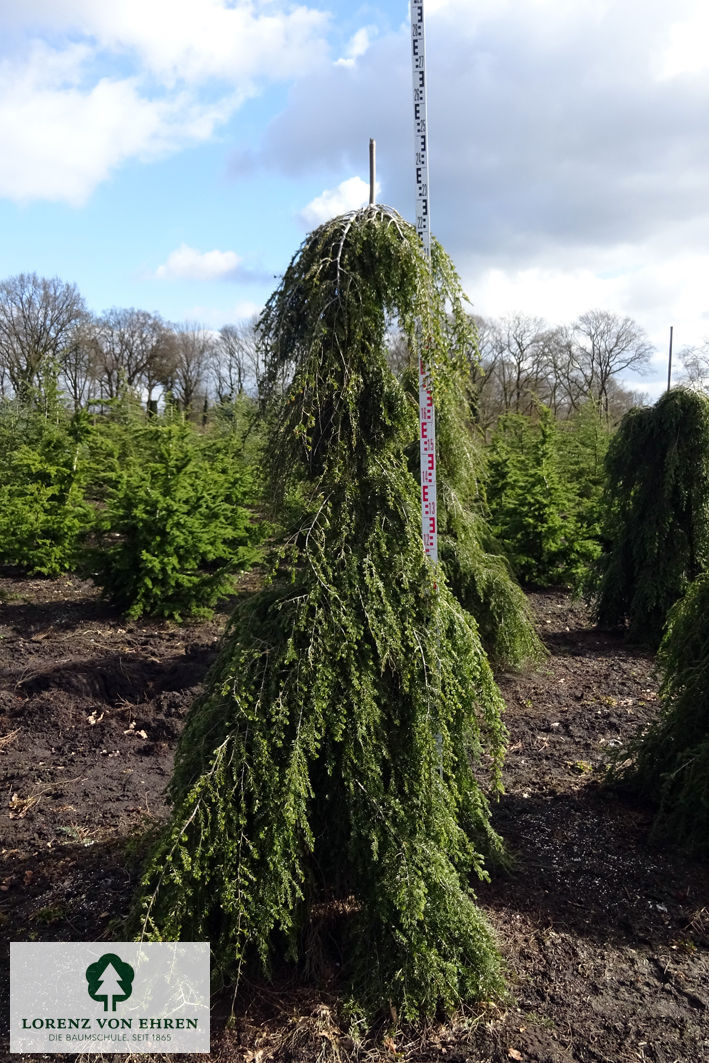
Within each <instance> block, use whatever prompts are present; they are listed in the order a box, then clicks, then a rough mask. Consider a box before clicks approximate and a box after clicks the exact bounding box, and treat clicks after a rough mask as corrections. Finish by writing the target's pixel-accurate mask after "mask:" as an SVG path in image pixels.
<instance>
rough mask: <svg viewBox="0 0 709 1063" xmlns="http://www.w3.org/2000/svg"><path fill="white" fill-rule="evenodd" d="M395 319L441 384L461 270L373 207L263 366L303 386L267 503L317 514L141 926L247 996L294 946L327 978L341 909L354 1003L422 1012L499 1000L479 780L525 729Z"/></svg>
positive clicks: (272, 601) (202, 735) (455, 325)
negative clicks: (396, 350)
mask: <svg viewBox="0 0 709 1063" xmlns="http://www.w3.org/2000/svg"><path fill="white" fill-rule="evenodd" d="M393 317H395V318H396V319H397V321H398V323H399V325H400V326H401V328H402V329H403V331H404V333H405V335H406V337H407V340H408V342H409V344H410V346H411V349H412V351H414V352H415V353H416V354H418V352H419V351H420V350H421V345H422V341H421V337H422V335H426V336H427V338H428V339H427V346H426V357H427V359H428V360H429V363H430V364H432V366H433V374H434V381H435V386H436V388H437V390H438V391H439V393H443V392H444V391H445V388H446V386H447V383H448V382H449V381H450V380H451V378H452V377H453V376H454V375H455V374H454V369H453V365H452V361H451V358H454V357H455V355H453V356H451V355H450V354H449V352H450V351H451V350H452V351H453V352H455V351H456V350H458V349H460V343H459V339H460V336H461V335H462V334H463V332H464V330H465V328H466V323H465V315H464V313H463V307H462V302H461V291H460V287H459V282H458V278H457V276H456V273H455V271H454V269H453V266H452V264H451V262H450V260H449V259H448V257H447V256H446V254H445V253H444V252H443V250H442V249H441V248H440V246H438V245H435V246H434V250H433V259H432V267H431V268H429V265H428V263H427V262H426V259H425V258H424V256H423V253H422V251H421V249H420V244H419V241H418V237H417V235H416V233H415V231H414V230H413V229H412V228H411V227H410V226H409V225H408V224H406V223H405V222H404V221H403V220H402V219H401V218H400V217H399V215H398V214H396V213H395V212H394V211H392V210H390V209H388V208H385V207H378V206H377V207H369V208H366V209H363V210H361V211H357V212H355V213H353V214H349V215H344V216H342V217H338V218H336V219H334V220H333V221H331V222H328V223H327V224H325V225H323V226H321V227H320V228H319V229H317V230H315V231H314V232H313V233H312V234H311V235H310V236H309V237H308V238H307V240H306V241H305V243H304V244H303V246H302V247H301V249H300V251H299V253H298V254H297V255H296V256H295V258H294V259H293V261H292V262H291V264H290V266H289V268H288V270H287V272H286V274H285V276H284V278H283V281H282V283H281V285H280V287H279V288H278V290H277V291H276V292H275V293H274V295H273V296H272V297H271V299H270V301H269V303H268V304H267V307H266V310H265V311H264V314H263V316H262V318H261V322H260V333H261V339H262V342H263V344H264V346H265V348H266V350H267V353H268V359H269V373H270V376H271V379H274V380H277V379H281V378H282V376H283V373H284V370H287V372H288V373H289V374H290V376H291V384H290V387H289V389H288V391H287V393H286V395H285V400H284V401H283V403H282V404H281V405H280V407H279V410H278V412H277V414H276V415H275V416H274V421H273V424H272V426H271V430H270V439H269V443H268V468H269V473H270V482H271V489H272V493H273V498H274V502H275V504H276V505H280V506H281V507H283V505H284V504H285V501H286V500H287V499H289V498H291V499H292V497H293V496H294V495H297V497H298V499H299V506H298V508H299V509H300V512H301V517H302V519H301V520H300V522H299V525H298V526H297V527H296V528H295V529H294V530H293V534H292V537H291V538H290V539H289V540H288V541H287V542H285V543H284V544H283V546H282V549H281V550H280V552H279V554H278V560H277V562H276V563H275V565H274V577H273V581H272V584H271V586H270V587H269V588H268V589H267V590H265V591H263V592H261V593H258V594H255V595H253V596H252V597H250V598H249V599H248V600H247V601H245V602H244V603H243V604H242V605H241V606H240V607H238V608H237V610H236V612H235V614H234V616H233V618H232V620H231V622H230V626H229V629H228V631H227V634H226V636H225V640H224V643H223V647H222V651H221V655H220V657H219V660H218V661H217V664H216V665H215V667H214V669H213V671H212V673H211V675H210V679H209V683H208V689H207V691H206V693H205V694H204V695H203V696H202V698H201V699H200V700H199V701H198V702H197V703H196V705H195V706H194V708H193V711H192V713H191V715H190V717H189V719H188V722H187V725H186V729H185V733H184V737H183V740H182V742H181V745H180V748H179V750H178V754H177V760H176V767H175V775H174V779H173V784H172V793H173V797H174V800H175V811H174V815H173V818H172V822H171V824H170V826H169V827H168V829H167V831H166V833H165V835H164V837H163V839H162V842H161V843H160V845H159V847H158V849H157V851H156V852H155V854H154V857H153V859H152V863H151V865H150V867H149V868H148V871H147V873H146V876H145V879H144V897H143V900H144V933H145V934H146V935H148V936H150V937H153V938H165V939H173V938H182V939H208V940H209V941H211V943H212V951H213V964H214V966H215V968H216V969H217V970H218V971H219V972H220V973H221V974H222V975H223V976H224V977H227V978H231V979H234V978H236V979H237V980H238V977H239V974H240V972H241V971H242V969H243V965H244V964H245V963H250V962H256V963H260V966H261V967H262V968H263V969H265V970H266V971H268V969H269V965H270V963H271V962H272V960H274V959H276V958H278V957H279V956H282V955H286V956H288V957H290V958H291V959H293V960H296V961H299V962H300V963H301V964H302V965H303V966H304V967H305V968H306V969H308V968H310V970H311V971H313V970H314V971H315V973H317V972H318V966H319V964H321V963H322V962H324V960H323V958H324V957H326V956H327V954H328V948H330V950H331V945H330V946H328V945H327V944H326V942H328V941H330V940H331V935H332V934H333V925H332V922H331V921H330V922H328V920H331V919H332V918H334V915H333V913H334V912H340V913H341V914H340V917H339V921H338V925H337V928H336V933H335V936H336V937H337V938H338V940H339V945H340V949H341V952H340V955H339V960H340V962H341V964H342V968H343V971H344V973H345V974H346V976H347V977H348V980H349V984H350V986H351V990H352V994H353V1001H354V1002H356V1004H357V1005H358V1006H359V1007H362V1008H364V1009H365V1010H368V1011H369V1010H374V1009H377V1008H379V1007H380V1006H382V1005H387V1004H391V1005H394V1006H396V1008H397V1009H398V1013H399V1015H400V1016H401V1017H403V1018H414V1017H416V1016H418V1015H430V1014H432V1013H433V1012H434V1011H435V1009H436V1008H438V1007H443V1008H447V1009H450V1008H453V1007H455V1006H456V1004H457V1003H458V1002H459V1001H460V1000H462V999H463V998H471V997H477V998H480V997H483V996H485V995H488V994H490V993H492V992H494V991H495V990H497V989H499V987H500V974H499V961H498V955H497V952H496V950H495V946H494V942H493V939H492V937H491V933H490V930H489V929H488V927H487V925H486V923H485V921H484V919H483V918H482V916H481V914H480V912H479V910H478V909H477V907H476V906H475V903H474V899H473V895H472V894H471V891H470V888H469V877H470V875H471V873H475V874H477V875H478V876H480V877H481V878H484V877H486V872H485V870H484V867H483V856H484V855H487V854H490V853H492V854H494V853H497V854H500V855H501V844H500V841H499V838H498V837H497V836H496V834H495V833H494V831H493V830H492V828H491V826H490V822H489V808H488V802H487V799H486V796H485V793H484V790H483V787H482V784H481V782H480V781H479V776H481V775H482V776H485V775H486V776H487V777H488V779H489V785H490V787H491V789H492V790H493V791H494V790H496V789H497V788H498V787H499V772H500V765H501V760H502V755H503V746H504V738H505V732H504V728H503V726H502V723H501V720H500V712H501V708H502V705H501V700H500V696H499V694H498V692H497V689H496V687H495V683H494V681H493V678H492V674H491V671H490V668H489V665H488V663H487V659H486V657H485V654H484V652H483V650H482V648H481V644H480V640H479V636H478V631H477V627H476V624H475V622H474V621H473V620H472V618H471V617H470V616H469V614H467V613H466V612H465V611H464V610H463V609H462V608H461V606H460V605H459V603H458V602H457V600H456V599H455V598H454V597H453V595H452V594H451V593H450V591H449V590H448V588H447V587H446V585H445V583H444V582H443V580H442V579H441V578H440V576H439V577H438V586H436V582H435V580H436V577H435V576H434V572H433V571H432V568H431V565H430V563H429V562H428V561H427V559H426V558H425V556H424V552H423V549H422V545H421V533H420V510H419V502H418V493H417V488H416V482H415V480H414V478H413V477H412V475H411V473H410V471H409V469H408V466H407V460H406V451H407V447H408V446H409V443H410V440H411V439H412V438H413V437H414V436H415V435H416V431H417V412H416V407H415V405H413V404H412V403H411V401H410V399H409V398H408V396H407V394H406V391H405V389H404V388H403V387H402V385H401V384H400V383H399V382H398V381H397V380H396V378H395V377H394V375H393V374H392V372H391V371H390V369H389V368H388V366H387V360H386V335H387V329H388V327H389V325H390V322H391V319H392V318H393ZM421 323H423V328H422V327H421ZM292 509H293V507H291V510H292ZM328 913H329V914H328ZM343 913H344V914H343Z"/></svg>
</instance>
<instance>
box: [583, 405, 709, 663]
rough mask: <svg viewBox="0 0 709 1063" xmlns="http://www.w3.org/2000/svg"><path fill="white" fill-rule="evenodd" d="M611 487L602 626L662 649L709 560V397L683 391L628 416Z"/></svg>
mask: <svg viewBox="0 0 709 1063" xmlns="http://www.w3.org/2000/svg"><path fill="white" fill-rule="evenodd" d="M606 471H607V475H608V486H607V492H606V507H607V518H606V528H605V537H606V540H607V543H608V545H607V548H606V551H605V553H604V554H603V556H602V557H601V559H600V566H601V578H600V583H599V589H598V594H597V600H596V615H597V618H598V621H599V623H601V624H608V625H611V626H615V625H618V624H623V623H625V622H626V621H627V623H628V634H629V635H630V637H631V638H633V639H636V640H638V641H641V642H646V643H648V644H650V645H654V646H656V645H657V644H658V643H659V641H660V638H661V636H662V630H663V627H664V624H665V619H666V617H667V614H668V612H669V610H670V608H671V607H672V606H673V605H674V603H675V602H676V601H677V600H678V599H679V598H681V597H682V595H683V594H684V592H685V591H686V589H687V587H688V585H689V583H690V582H691V581H692V580H694V579H695V578H696V577H697V576H698V575H699V573H700V572H702V571H704V570H705V569H706V567H707V564H708V563H709V399H707V398H706V397H705V396H704V395H700V394H698V393H697V392H694V391H688V390H686V389H684V388H675V389H673V390H672V391H670V392H668V393H667V394H665V395H663V396H662V398H661V399H659V400H658V402H657V403H655V405H654V406H652V407H650V408H649V409H635V410H631V411H630V413H628V414H626V416H625V417H624V418H623V420H622V421H621V424H620V427H619V429H618V431H617V433H616V435H615V436H614V437H613V440H612V441H611V445H610V447H609V450H608V454H607V457H606Z"/></svg>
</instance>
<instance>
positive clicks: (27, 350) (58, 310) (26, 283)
mask: <svg viewBox="0 0 709 1063" xmlns="http://www.w3.org/2000/svg"><path fill="white" fill-rule="evenodd" d="M85 318H86V307H85V304H84V300H83V298H82V297H81V295H80V294H79V290H78V288H77V287H76V285H75V284H67V283H65V282H64V281H62V280H60V279H59V278H58V277H50V278H47V277H38V276H37V274H36V273H19V274H17V276H14V277H9V278H8V279H7V280H5V281H2V282H0V363H1V364H2V366H3V369H4V371H5V373H6V374H7V377H8V379H9V381H10V384H11V385H12V388H13V390H14V392H15V394H18V395H21V394H24V393H26V392H27V391H28V390H29V389H30V388H32V387H34V386H36V385H37V384H38V383H39V382H40V380H41V375H42V373H43V371H44V370H45V369H46V368H47V367H48V365H49V364H50V363H52V362H53V363H54V365H55V366H56V367H57V368H59V367H60V366H61V363H62V358H63V356H64V354H65V352H67V350H69V349H71V348H72V345H73V344H74V337H75V333H76V329H77V327H78V326H79V325H80V324H81V323H82V322H83V321H84V320H85Z"/></svg>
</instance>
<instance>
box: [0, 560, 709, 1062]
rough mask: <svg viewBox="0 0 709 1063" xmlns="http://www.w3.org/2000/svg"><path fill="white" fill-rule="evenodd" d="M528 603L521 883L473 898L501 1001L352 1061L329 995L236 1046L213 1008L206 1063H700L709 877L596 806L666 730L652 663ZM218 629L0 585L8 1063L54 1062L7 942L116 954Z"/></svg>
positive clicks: (585, 624)
mask: <svg viewBox="0 0 709 1063" xmlns="http://www.w3.org/2000/svg"><path fill="white" fill-rule="evenodd" d="M532 603H533V607H534V609H535V613H536V616H537V619H538V622H539V626H540V631H541V634H542V636H543V638H544V640H545V642H546V644H547V647H548V649H549V651H550V656H549V658H548V660H547V661H546V662H544V663H543V664H542V665H541V666H540V667H539V668H538V669H536V670H535V671H534V672H533V673H530V674H528V675H523V676H501V677H500V678H499V682H500V686H501V689H502V692H503V695H504V697H505V699H506V702H507V726H508V728H509V732H510V748H509V754H508V761H507V768H506V773H505V785H506V793H505V795H504V797H503V798H502V799H501V801H500V803H499V805H498V806H497V807H496V811H495V820H496V825H497V827H498V829H499V830H500V831H501V833H502V834H503V836H504V837H505V839H506V841H507V843H508V845H509V848H510V850H511V852H512V854H513V855H514V858H515V866H514V868H513V870H512V872H511V873H509V874H501V873H500V872H493V878H492V882H491V883H490V884H489V885H484V886H478V887H477V894H478V898H479V901H480V904H481V906H482V907H483V908H484V910H485V911H486V912H487V914H488V917H489V919H490V921H491V922H492V923H493V925H494V926H495V928H496V930H497V933H498V937H499V941H500V945H501V948H502V951H503V953H504V956H505V958H506V961H507V963H508V966H509V984H510V999H509V1000H508V1001H507V1002H504V1003H501V1002H497V1003H490V1004H487V1005H484V1006H482V1007H479V1006H478V1007H471V1008H470V1009H468V1010H467V1011H466V1012H464V1013H462V1014H460V1015H459V1016H457V1017H456V1018H455V1020H454V1021H450V1022H448V1023H446V1024H442V1025H440V1026H437V1025H434V1026H431V1027H430V1028H428V1029H426V1030H424V1031H421V1030H415V1031H411V1030H409V1031H407V1030H396V1029H394V1028H393V1026H392V1028H391V1029H387V1028H386V1026H382V1027H381V1028H380V1029H378V1030H377V1031H375V1033H374V1034H371V1035H369V1036H365V1037H363V1039H361V1040H359V1041H354V1040H352V1038H351V1036H349V1035H348V1034H347V1033H346V1031H345V1028H344V1026H343V1025H342V1024H341V1023H340V1020H339V1018H338V1000H337V997H336V995H335V994H334V993H330V992H329V991H328V992H317V991H316V990H314V989H313V988H312V987H307V986H302V985H298V984H297V983H295V982H293V981H290V982H286V981H282V982H278V983H277V984H271V985H263V984H261V985H249V986H247V987H246V988H245V990H244V992H243V994H242V995H241V996H240V998H239V999H238V1000H237V1002H236V1021H235V1022H234V1023H233V1024H231V1025H230V1026H229V1027H228V1028H224V1023H223V1015H224V1014H225V1011H226V1010H228V1004H227V1003H225V1002H218V1003H217V1007H216V1009H215V1015H214V1018H213V1037H212V1054H211V1056H210V1057H208V1058H211V1059H213V1060H215V1061H218V1063H227V1061H234V1063H236V1061H239V1063H241V1061H243V1063H309V1061H312V1063H316V1061H318V1063H327V1061H332V1063H336V1061H342V1063H346V1061H348V1060H355V1059H356V1060H360V1061H366V1063H375V1061H379V1063H381V1061H383V1060H389V1061H393V1060H400V1061H404V1063H428V1061H431V1060H447V1061H452V1063H463V1061H468V1063H488V1061H489V1063H506V1061H509V1060H510V1059H512V1060H523V1061H538V1063H572V1061H574V1063H631V1061H632V1063H638V1061H647V1063H651V1061H652V1063H704V1061H709V868H708V867H707V866H706V865H701V864H698V863H695V862H692V861H689V860H687V859H686V858H685V857H683V856H682V854H681V853H678V852H676V851H672V850H670V849H667V848H665V849H661V848H658V847H655V846H654V845H652V844H651V843H650V841H649V840H648V828H649V825H650V821H651V811H652V810H651V809H650V808H648V807H646V806H643V805H640V804H638V803H635V802H632V801H630V800H629V799H628V798H626V797H623V796H621V795H619V794H615V793H611V792H608V791H605V790H604V789H603V788H602V787H601V786H600V785H599V780H600V775H601V769H602V766H603V764H604V763H605V761H606V760H607V759H608V756H609V753H610V751H611V750H612V749H613V747H615V746H617V745H618V744H619V743H620V742H621V741H622V740H624V739H625V738H627V737H628V736H629V735H630V734H632V733H633V732H634V731H635V729H636V728H637V727H638V726H640V725H642V724H643V723H645V722H647V721H648V720H650V719H651V718H652V716H653V714H654V713H655V712H656V711H657V694H656V689H657V687H656V679H655V677H654V676H653V671H652V666H653V662H652V659H651V658H650V657H648V656H646V655H643V654H642V653H640V652H638V651H637V650H634V649H632V648H629V647H626V646H625V645H624V644H623V643H622V641H620V640H619V639H618V637H617V636H611V635H608V634H604V633H601V632H598V631H596V630H594V629H593V628H592V626H591V624H590V622H589V619H588V616H587V614H586V611H585V609H584V607H583V606H582V605H581V604H579V603H574V602H572V601H571V600H570V599H569V598H568V596H566V595H563V594H557V593H546V594H536V595H533V596H532ZM224 622H225V613H222V614H218V615H217V616H216V617H215V619H214V620H212V621H209V622H207V623H201V624H195V625H186V626H184V627H179V628H178V627H176V626H171V625H168V624H159V625H156V624H149V623H148V624H139V623H132V622H127V621H125V620H123V619H122V618H121V617H119V616H117V615H116V614H115V613H114V612H113V611H112V610H111V609H110V608H109V607H108V606H107V605H105V604H104V603H102V602H101V600H100V598H99V596H98V593H97V591H96V589H95V588H94V587H93V585H92V584H91V583H86V582H82V581H80V580H78V579H76V578H73V577H66V578H62V579H58V580H31V579H27V578H22V577H19V576H16V575H15V576H13V575H12V574H10V573H7V572H5V573H4V574H0V783H1V784H2V785H1V788H0V824H1V829H0V933H1V934H2V938H3V941H4V944H3V966H2V971H3V975H2V977H1V978H0V998H1V999H0V1016H2V1020H3V1024H4V1025H5V1031H4V1034H3V1041H2V1044H1V1045H0V1058H2V1059H8V1060H9V1059H22V1058H28V1059H30V1058H31V1059H40V1058H43V1059H50V1058H51V1057H49V1056H44V1057H39V1056H32V1057H20V1056H12V1057H11V1056H10V1055H9V1053H8V1052H7V1047H8V1042H7V1029H6V1022H7V997H8V978H7V972H8V970H9V955H8V954H9V949H8V944H7V942H8V941H10V940H37V941H45V940H46V941H49V940H57V941H60V940H64V941H70V940H77V941H80V940H107V941H110V940H120V939H121V938H122V936H123V935H122V932H121V925H122V920H123V919H124V918H125V916H126V914H127V913H128V911H129V910H130V906H131V901H132V897H133V894H134V889H135V886H136V881H137V878H138V876H139V869H140V857H141V853H142V852H143V851H144V847H145V844H146V841H145V839H146V836H149V835H150V831H151V830H153V829H155V828H156V827H157V826H158V825H159V824H160V823H161V822H162V821H163V820H164V818H165V816H166V814H167V805H166V802H165V796H164V787H165V785H166V783H167V782H168V780H169V777H170V771H171V763H172V757H173V752H174V748H175V743H176V740H177V737H178V735H179V732H180V728H181V726H182V722H183V720H184V717H185V714H186V712H187V710H188V708H189V706H190V704H191V702H192V701H193V699H194V697H195V695H196V693H197V692H198V690H199V688H200V683H201V682H202V680H203V678H204V675H205V672H206V670H207V668H208V667H209V664H210V662H211V661H212V660H213V658H214V656H215V653H216V647H217V642H218V639H219V635H220V632H221V630H222V629H223V625H224ZM220 1016H221V1018H220ZM59 1058H66V1057H59ZM91 1058H93V1059H96V1058H98V1057H96V1056H93V1057H91ZM115 1058H116V1059H123V1060H126V1059H128V1058H129V1057H126V1056H116V1057H115ZM133 1058H136V1059H137V1058H140V1059H143V1060H147V1059H149V1058H152V1059H154V1060H157V1059H164V1060H173V1061H175V1063H179V1060H180V1059H183V1060H185V1059H186V1058H187V1057H179V1056H164V1057H157V1056H156V1057H147V1056H141V1057H133ZM189 1058H190V1059H194V1060H199V1059H204V1058H207V1057H204V1056H194V1057H189Z"/></svg>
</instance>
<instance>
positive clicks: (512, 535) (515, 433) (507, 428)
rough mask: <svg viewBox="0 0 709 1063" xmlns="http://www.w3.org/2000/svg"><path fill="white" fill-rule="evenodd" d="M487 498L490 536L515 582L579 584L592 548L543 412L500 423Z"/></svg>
mask: <svg viewBox="0 0 709 1063" xmlns="http://www.w3.org/2000/svg"><path fill="white" fill-rule="evenodd" d="M487 495H488V502H489V505H490V511H491V514H492V528H493V531H494V534H495V536H496V538H497V539H498V540H499V541H500V542H501V543H502V545H503V546H504V548H505V550H506V552H507V555H508V557H509V559H510V561H511V562H512V565H513V568H514V570H515V571H516V573H517V574H518V576H519V577H520V579H521V580H523V581H524V582H526V583H531V584H537V585H541V586H553V585H557V584H559V585H565V586H574V585H577V584H578V583H579V581H580V579H581V578H582V575H583V572H584V570H585V567H586V566H587V564H588V563H589V561H590V560H591V559H592V557H593V556H594V552H595V549H596V548H595V544H594V542H593V539H592V537H591V535H590V534H589V531H588V530H587V529H585V528H584V527H583V526H582V524H581V523H580V520H579V512H578V510H579V507H578V503H577V498H576V496H575V492H574V490H573V489H572V487H571V484H570V483H569V481H568V480H566V479H565V477H564V475H563V470H562V464H561V461H560V454H559V433H558V429H557V427H556V424H555V422H554V420H553V417H552V414H551V412H550V411H549V410H548V409H546V407H540V409H539V416H538V418H536V419H532V418H530V417H526V416H524V415H522V414H506V415H504V416H503V417H501V418H500V420H499V421H498V424H497V427H496V429H495V434H494V436H493V439H492V442H491V445H490V451H489V457H488V482H487Z"/></svg>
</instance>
